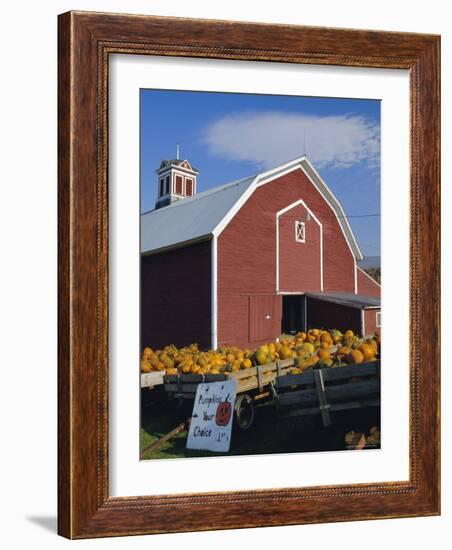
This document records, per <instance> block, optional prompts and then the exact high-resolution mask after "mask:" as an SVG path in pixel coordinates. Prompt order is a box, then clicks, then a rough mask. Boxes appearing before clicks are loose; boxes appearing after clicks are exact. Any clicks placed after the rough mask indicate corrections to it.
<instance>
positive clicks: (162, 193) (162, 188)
mask: <svg viewBox="0 0 452 550" xmlns="http://www.w3.org/2000/svg"><path fill="white" fill-rule="evenodd" d="M164 194H165V178H162V179H161V180H160V196H162V195H164Z"/></svg>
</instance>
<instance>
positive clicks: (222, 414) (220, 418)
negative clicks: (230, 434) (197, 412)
mask: <svg viewBox="0 0 452 550" xmlns="http://www.w3.org/2000/svg"><path fill="white" fill-rule="evenodd" d="M231 413H232V405H231V403H230V402H229V401H221V403H218V407H217V412H216V415H215V423H216V425H217V426H227V425H228V422H229V419H230V418H231Z"/></svg>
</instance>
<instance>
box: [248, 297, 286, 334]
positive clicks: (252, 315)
mask: <svg viewBox="0 0 452 550" xmlns="http://www.w3.org/2000/svg"><path fill="white" fill-rule="evenodd" d="M249 322H250V324H249V341H250V342H259V341H269V340H271V339H272V338H273V334H274V333H275V331H276V332H278V333H279V332H281V298H280V297H279V296H276V295H274V294H273V295H266V296H250V297H249Z"/></svg>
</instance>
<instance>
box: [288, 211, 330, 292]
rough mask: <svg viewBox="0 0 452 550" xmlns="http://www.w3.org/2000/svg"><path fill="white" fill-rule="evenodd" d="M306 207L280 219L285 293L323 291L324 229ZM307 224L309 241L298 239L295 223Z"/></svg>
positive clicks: (306, 233) (306, 237)
mask: <svg viewBox="0 0 452 550" xmlns="http://www.w3.org/2000/svg"><path fill="white" fill-rule="evenodd" d="M307 214H308V211H307V210H306V208H305V207H304V206H303V205H301V204H300V205H298V206H295V207H294V208H291V209H290V210H288V211H287V212H285V213H284V214H282V215H281V216H280V217H279V290H280V291H281V292H299V291H302V292H306V291H308V290H310V291H311V292H319V291H320V290H321V278H320V226H319V225H318V224H317V223H316V222H315V220H313V219H312V218H311V219H310V220H309V221H307ZM297 220H300V221H303V222H304V223H305V242H304V243H301V242H297V241H296V240H295V222H296V221H297Z"/></svg>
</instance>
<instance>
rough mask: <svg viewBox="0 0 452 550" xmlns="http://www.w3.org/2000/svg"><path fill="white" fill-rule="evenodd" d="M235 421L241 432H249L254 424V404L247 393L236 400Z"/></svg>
mask: <svg viewBox="0 0 452 550" xmlns="http://www.w3.org/2000/svg"><path fill="white" fill-rule="evenodd" d="M234 409H235V420H236V423H237V426H238V427H239V428H240V429H241V430H248V429H249V428H251V426H252V425H253V422H254V403H253V400H252V399H251V397H250V396H249V395H248V394H247V393H242V394H241V395H239V396H238V397H237V399H236V400H235V405H234Z"/></svg>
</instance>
